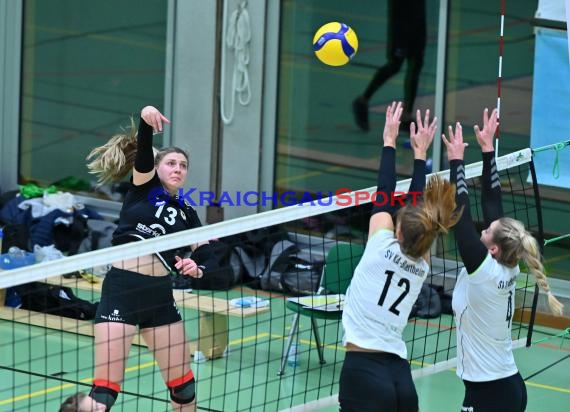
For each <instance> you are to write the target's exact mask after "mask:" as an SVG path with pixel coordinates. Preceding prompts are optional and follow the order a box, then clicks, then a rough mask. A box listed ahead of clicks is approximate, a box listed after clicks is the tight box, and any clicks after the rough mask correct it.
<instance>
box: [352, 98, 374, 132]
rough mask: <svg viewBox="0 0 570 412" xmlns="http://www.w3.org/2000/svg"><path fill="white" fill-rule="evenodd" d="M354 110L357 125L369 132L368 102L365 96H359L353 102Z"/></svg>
mask: <svg viewBox="0 0 570 412" xmlns="http://www.w3.org/2000/svg"><path fill="white" fill-rule="evenodd" d="M352 112H353V113H354V121H355V122H356V125H357V126H358V127H359V128H360V130H363V131H365V132H367V131H368V130H370V125H369V124H368V102H367V101H366V99H364V98H363V97H359V98H357V99H356V100H354V101H353V102H352Z"/></svg>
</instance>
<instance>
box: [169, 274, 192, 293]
mask: <svg viewBox="0 0 570 412" xmlns="http://www.w3.org/2000/svg"><path fill="white" fill-rule="evenodd" d="M172 289H176V290H181V291H184V292H191V291H192V278H191V277H190V276H184V275H181V274H180V273H176V274H175V275H172Z"/></svg>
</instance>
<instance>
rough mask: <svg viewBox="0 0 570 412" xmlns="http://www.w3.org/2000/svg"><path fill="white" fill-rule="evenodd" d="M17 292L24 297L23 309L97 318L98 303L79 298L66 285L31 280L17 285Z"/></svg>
mask: <svg viewBox="0 0 570 412" xmlns="http://www.w3.org/2000/svg"><path fill="white" fill-rule="evenodd" d="M16 292H17V293H18V295H19V296H20V299H22V306H21V307H22V309H27V310H33V311H35V312H41V313H49V314H51V315H59V316H65V317H67V318H74V319H81V320H88V319H93V318H95V312H96V311H97V303H91V302H89V301H87V300H84V299H80V298H78V297H77V296H75V294H74V293H73V291H72V290H71V289H70V288H68V287H66V286H57V285H50V284H47V283H42V282H30V283H26V284H24V285H20V286H16Z"/></svg>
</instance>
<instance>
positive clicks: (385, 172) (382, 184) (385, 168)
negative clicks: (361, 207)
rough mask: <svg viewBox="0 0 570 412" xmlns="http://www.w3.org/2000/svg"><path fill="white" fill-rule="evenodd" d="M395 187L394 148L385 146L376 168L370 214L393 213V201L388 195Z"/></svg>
mask: <svg viewBox="0 0 570 412" xmlns="http://www.w3.org/2000/svg"><path fill="white" fill-rule="evenodd" d="M395 189H396V149H395V148H393V147H389V146H386V147H384V148H383V149H382V159H381V160H380V167H379V168H378V183H377V188H376V191H377V192H378V194H377V195H376V199H375V202H374V206H373V207H372V214H373V215H374V214H376V213H379V212H387V213H390V215H392V214H393V213H394V202H392V201H391V199H390V196H392V193H394V190H395Z"/></svg>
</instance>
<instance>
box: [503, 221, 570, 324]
mask: <svg viewBox="0 0 570 412" xmlns="http://www.w3.org/2000/svg"><path fill="white" fill-rule="evenodd" d="M493 243H495V244H497V245H498V246H499V251H500V252H499V255H498V256H496V259H497V261H498V262H499V263H502V264H503V265H505V266H508V267H515V266H516V265H517V264H518V262H519V260H521V259H522V260H523V261H524V262H525V263H526V265H527V267H528V269H529V270H530V273H531V274H532V275H533V276H534V278H535V279H536V284H537V285H538V287H539V288H540V289H542V290H543V291H544V292H546V295H547V297H548V306H549V307H550V310H551V311H552V313H553V314H554V315H556V316H561V315H562V313H563V308H564V305H562V303H560V301H559V300H558V299H556V297H555V296H554V294H553V293H552V291H551V290H550V285H549V284H548V279H547V278H546V275H545V273H544V266H543V265H542V262H541V260H540V248H539V246H538V242H537V241H536V239H535V238H534V237H533V236H532V235H531V234H530V233H529V232H528V231H527V230H526V229H525V227H524V225H523V224H522V222H519V221H518V220H515V219H512V218H510V217H502V218H500V219H499V224H498V225H497V226H496V228H495V229H494V231H493Z"/></svg>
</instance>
